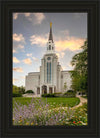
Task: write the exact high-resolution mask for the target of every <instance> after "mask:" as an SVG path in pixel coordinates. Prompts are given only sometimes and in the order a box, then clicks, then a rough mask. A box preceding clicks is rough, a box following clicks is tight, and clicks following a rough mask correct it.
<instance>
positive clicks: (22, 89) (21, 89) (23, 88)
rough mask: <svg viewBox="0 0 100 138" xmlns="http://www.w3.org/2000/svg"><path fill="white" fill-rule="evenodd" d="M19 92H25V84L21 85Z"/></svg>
mask: <svg viewBox="0 0 100 138" xmlns="http://www.w3.org/2000/svg"><path fill="white" fill-rule="evenodd" d="M19 93H21V94H24V93H25V87H23V86H21V87H19Z"/></svg>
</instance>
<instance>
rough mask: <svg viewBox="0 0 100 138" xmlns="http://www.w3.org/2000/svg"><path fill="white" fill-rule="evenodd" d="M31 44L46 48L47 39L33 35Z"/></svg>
mask: <svg viewBox="0 0 100 138" xmlns="http://www.w3.org/2000/svg"><path fill="white" fill-rule="evenodd" d="M30 42H31V45H34V44H35V45H39V46H42V47H45V46H46V43H47V38H46V37H43V36H38V35H32V36H31V37H30Z"/></svg>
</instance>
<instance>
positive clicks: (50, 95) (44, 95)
mask: <svg viewBox="0 0 100 138" xmlns="http://www.w3.org/2000/svg"><path fill="white" fill-rule="evenodd" d="M42 97H55V94H54V93H52V94H42Z"/></svg>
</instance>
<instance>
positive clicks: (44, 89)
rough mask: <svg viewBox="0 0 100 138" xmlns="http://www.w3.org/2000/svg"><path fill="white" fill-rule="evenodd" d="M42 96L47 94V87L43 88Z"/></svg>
mask: <svg viewBox="0 0 100 138" xmlns="http://www.w3.org/2000/svg"><path fill="white" fill-rule="evenodd" d="M42 94H47V86H46V85H43V86H42Z"/></svg>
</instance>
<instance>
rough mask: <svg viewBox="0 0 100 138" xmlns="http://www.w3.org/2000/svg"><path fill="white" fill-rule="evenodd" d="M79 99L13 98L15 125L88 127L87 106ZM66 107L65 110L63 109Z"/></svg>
mask: <svg viewBox="0 0 100 138" xmlns="http://www.w3.org/2000/svg"><path fill="white" fill-rule="evenodd" d="M79 103H80V99H79V98H62V97H57V98H55V97H54V98H49V97H48V98H29V97H27V98H26V97H16V98H13V124H14V125H35V126H37V125H39V126H41V125H44V126H48V125H69V126H70V125H77V126H80V125H87V104H84V105H82V106H81V107H78V108H77V109H74V110H73V109H72V108H69V107H73V106H75V105H78V104H79ZM63 107H65V108H63Z"/></svg>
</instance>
